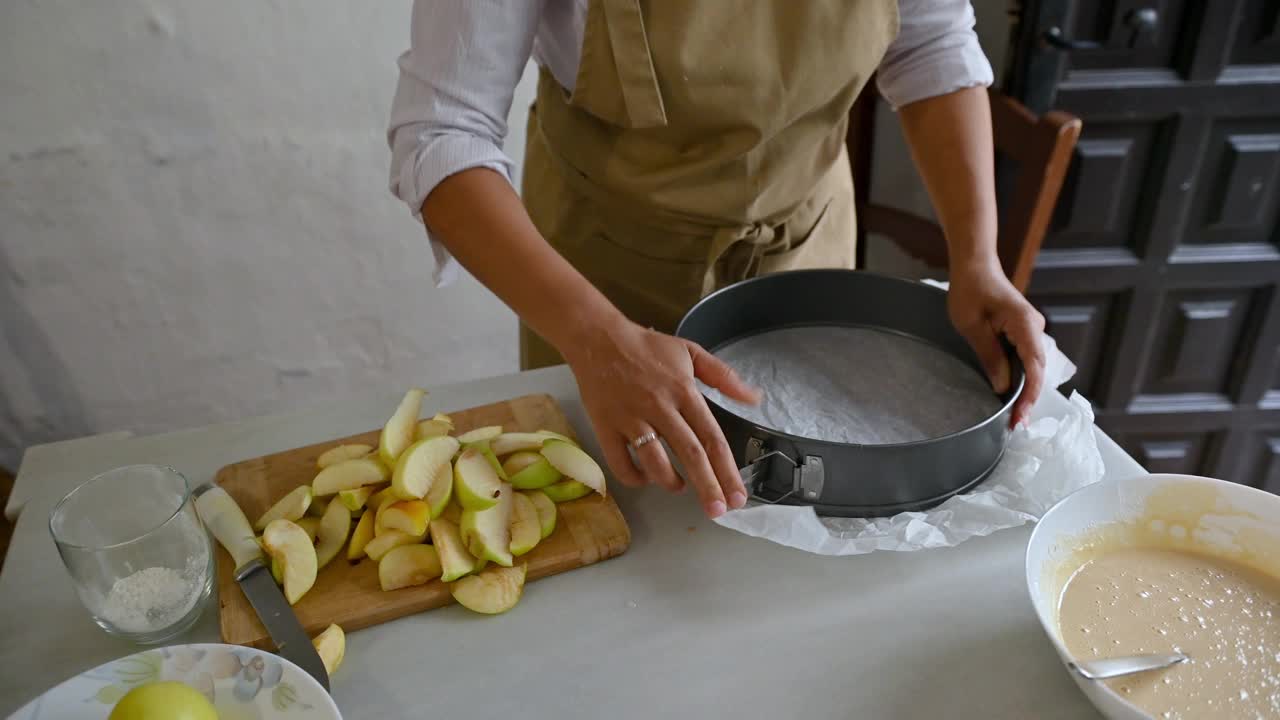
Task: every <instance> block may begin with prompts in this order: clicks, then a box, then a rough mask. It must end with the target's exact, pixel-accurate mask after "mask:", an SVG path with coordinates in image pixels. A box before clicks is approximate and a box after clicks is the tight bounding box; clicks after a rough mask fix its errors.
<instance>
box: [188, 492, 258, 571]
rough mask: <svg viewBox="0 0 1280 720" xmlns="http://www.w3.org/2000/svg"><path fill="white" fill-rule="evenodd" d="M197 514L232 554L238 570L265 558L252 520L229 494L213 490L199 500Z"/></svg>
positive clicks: (197, 498)
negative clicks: (254, 531) (250, 523)
mask: <svg viewBox="0 0 1280 720" xmlns="http://www.w3.org/2000/svg"><path fill="white" fill-rule="evenodd" d="M196 514H198V515H199V516H200V519H201V520H202V521H204V524H205V527H207V528H209V530H210V531H211V532H213V536H214V537H215V538H217V539H218V542H219V543H221V544H222V547H224V548H226V549H227V552H229V553H231V559H232V560H233V561H235V564H236V567H241V566H242V565H244V564H246V563H249V562H252V561H254V560H260V559H261V558H262V548H261V546H259V545H258V539H257V537H256V536H255V535H254V534H253V528H252V527H251V526H250V525H249V520H248V518H246V517H245V516H244V512H243V511H242V510H241V509H240V506H239V505H236V501H235V500H232V499H231V496H230V495H228V494H227V491H226V490H223V489H222V488H220V487H218V486H216V485H211V486H209V487H208V488H207V489H206V490H204V492H202V493H201V494H200V495H198V496H197V497H196Z"/></svg>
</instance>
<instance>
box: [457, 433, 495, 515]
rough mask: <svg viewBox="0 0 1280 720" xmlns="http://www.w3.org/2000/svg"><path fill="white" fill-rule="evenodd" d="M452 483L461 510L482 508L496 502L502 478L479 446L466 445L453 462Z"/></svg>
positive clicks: (489, 506) (491, 505)
mask: <svg viewBox="0 0 1280 720" xmlns="http://www.w3.org/2000/svg"><path fill="white" fill-rule="evenodd" d="M453 485H454V488H453V489H454V492H455V493H456V494H457V497H458V504H460V505H461V506H462V509H463V510H484V509H485V508H491V507H493V506H494V505H497V504H498V497H499V495H500V493H501V490H502V478H500V477H498V473H496V472H494V469H493V465H491V464H490V463H489V459H488V458H487V457H485V454H484V453H483V452H482V451H481V450H480V449H479V448H475V447H468V448H466V449H465V450H463V451H462V454H461V455H459V456H458V459H457V460H455V461H454V463H453Z"/></svg>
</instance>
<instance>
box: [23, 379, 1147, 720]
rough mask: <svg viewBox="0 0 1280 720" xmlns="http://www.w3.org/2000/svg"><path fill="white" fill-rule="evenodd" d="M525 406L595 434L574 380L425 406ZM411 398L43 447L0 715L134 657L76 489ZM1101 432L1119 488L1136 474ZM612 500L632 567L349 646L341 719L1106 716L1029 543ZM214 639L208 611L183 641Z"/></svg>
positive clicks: (469, 392)
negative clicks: (98, 611) (766, 530)
mask: <svg viewBox="0 0 1280 720" xmlns="http://www.w3.org/2000/svg"><path fill="white" fill-rule="evenodd" d="M534 392H548V393H550V394H552V395H553V396H555V397H556V399H557V400H558V401H559V402H560V404H561V405H562V407H563V408H564V409H565V411H566V412H567V413H568V415H569V418H570V420H571V421H572V422H573V424H574V425H575V427H576V428H577V429H578V430H579V432H580V433H581V434H582V435H583V437H584V438H589V436H590V433H589V432H588V431H589V428H590V426H589V425H588V423H587V420H586V416H585V414H584V412H583V409H582V405H581V403H580V401H579V399H578V397H577V389H576V386H575V384H574V382H573V378H572V376H571V375H570V374H569V372H568V371H567V370H566V369H564V368H552V369H547V370H540V371H536V372H529V373H521V374H517V375H511V376H506V377H501V378H496V379H492V380H485V381H480V382H471V383H465V384H461V385H454V386H450V387H442V388H436V389H433V390H432V392H431V395H430V396H429V400H428V403H429V404H428V407H429V409H430V410H431V411H436V410H441V411H448V410H456V409H461V408H465V407H470V406H474V405H479V404H484V403H487V402H492V401H497V400H501V399H505V398H509V397H514V396H517V395H522V394H527V393H534ZM398 397H399V393H398V392H396V391H394V390H391V389H389V391H388V394H387V395H385V396H382V397H368V398H364V399H361V400H360V401H359V402H357V403H355V404H351V403H343V404H341V405H338V404H331V405H329V406H326V407H321V408H317V409H315V410H310V411H306V412H297V413H291V414H287V415H280V416H274V417H267V418H258V419H253V420H247V421H243V422H236V423H229V424H225V425H217V426H212V427H206V428H200V429H196V430H188V431H182V432H175V433H169V434H165V435H157V436H151V437H129V436H126V435H120V434H117V435H112V436H105V437H104V436H98V437H95V438H88V439H85V440H82V441H71V442H65V443H59V444H57V445H56V448H54V449H55V450H56V452H55V451H54V450H51V449H48V448H44V449H42V448H33V449H32V450H31V451H30V452H29V453H28V460H27V461H24V464H23V467H22V469H21V471H20V472H19V475H18V479H17V486H16V488H15V494H14V497H15V502H14V503H12V504H11V507H10V508H8V511H9V512H12V513H17V514H18V523H17V528H16V531H15V534H14V537H13V542H12V545H11V547H10V550H9V557H8V559H7V561H6V563H5V567H4V570H3V573H2V574H0V717H2V716H7V715H8V713H10V712H12V711H13V710H15V709H16V708H18V707H19V706H21V705H22V704H24V703H25V702H26V701H27V700H29V699H30V698H31V697H33V696H35V695H37V694H39V693H40V692H42V691H43V690H45V689H46V688H48V687H51V686H52V685H55V684H57V683H58V682H60V681H62V680H63V679H65V678H67V677H69V676H71V675H74V674H75V673H77V672H79V671H81V670H84V669H87V668H89V667H92V666H94V665H97V664H99V663H101V662H105V661H107V660H110V659H112V658H115V657H118V656H121V655H125V654H128V653H130V652H133V651H135V650H136V649H137V648H135V647H134V646H131V645H129V644H128V643H125V642H123V641H120V640H116V639H113V638H111V637H109V636H107V635H106V634H104V633H103V632H101V631H100V630H99V629H98V628H97V627H96V626H95V625H93V623H92V622H91V621H90V620H89V618H88V615H87V614H86V613H85V611H84V609H83V608H82V606H81V605H80V603H79V600H78V599H77V598H76V596H75V593H74V590H73V589H72V586H71V582H70V579H69V578H68V576H67V573H66V572H65V570H64V569H63V567H62V565H61V562H60V560H59V559H58V556H57V552H56V550H55V549H54V545H53V542H52V540H51V539H50V536H49V531H48V525H47V518H48V515H49V511H50V509H51V508H52V506H53V504H54V503H55V502H56V501H57V500H58V499H59V498H60V497H61V496H62V495H63V494H65V493H66V492H67V491H68V490H70V489H71V488H72V487H74V486H75V485H76V484H77V483H79V482H81V481H82V480H84V479H85V478H87V477H89V476H90V475H92V474H94V473H96V472H99V471H101V470H105V469H108V468H110V467H115V466H118V465H124V464H128V463H139V462H153V463H165V464H170V465H173V466H174V467H176V468H179V469H180V470H182V471H184V472H185V473H187V474H188V475H189V477H191V478H192V479H193V480H196V481H205V480H208V479H210V478H211V477H212V476H213V473H214V472H215V471H216V470H217V469H218V468H219V467H221V466H223V465H226V464H228V463H231V462H235V461H237V460H242V459H245V458H249V457H255V456H258V455H263V454H266V453H270V452H273V451H278V450H281V449H286V448H290V447H296V446H299V445H303V444H308V443H312V442H318V441H322V440H326V439H329V438H334V437H340V436H342V435H346V434H350V433H354V432H359V431H364V430H368V429H369V428H373V427H377V426H378V425H379V424H381V423H382V422H383V421H384V420H385V419H386V417H387V415H388V413H389V411H390V409H391V408H393V407H394V406H395V402H396V401H397V400H398ZM1064 402H1065V400H1064V398H1063V397H1062V396H1061V395H1060V394H1058V393H1056V392H1050V393H1048V394H1046V396H1045V397H1044V398H1043V399H1042V401H1041V402H1040V404H1039V405H1038V406H1037V410H1036V412H1037V414H1041V415H1043V414H1060V413H1061V412H1062V409H1063V408H1064V405H1063V403H1064ZM1098 435H1099V441H1100V446H1101V448H1102V454H1103V459H1104V461H1105V462H1106V465H1107V470H1108V473H1109V474H1113V475H1126V474H1133V473H1138V472H1141V468H1140V467H1139V466H1138V465H1137V463H1135V462H1134V461H1133V460H1132V459H1131V458H1130V457H1128V456H1127V455H1125V454H1124V453H1123V452H1122V451H1121V450H1120V449H1119V448H1118V447H1117V446H1116V445H1115V443H1113V442H1112V441H1111V440H1110V439H1108V438H1106V437H1105V436H1102V434H1101V433H1098ZM592 444H593V443H592V442H591V441H590V440H589V441H588V445H589V446H590V445H592ZM590 449H591V450H592V451H593V452H596V451H597V450H598V448H596V447H590ZM615 486H616V492H617V496H618V502H619V504H620V505H621V506H622V510H623V513H624V515H625V516H626V518H627V521H628V523H629V524H630V526H631V530H632V546H631V549H630V550H629V551H628V552H627V553H626V554H624V555H622V556H621V557H619V558H616V559H614V560H610V561H607V562H604V563H600V564H598V565H594V566H591V567H588V568H583V569H581V570H577V571H574V572H570V573H566V574H563V575H558V576H555V577H553V578H550V579H547V580H544V581H539V582H536V583H532V584H531V585H530V586H529V588H528V590H527V592H526V594H525V597H524V599H523V600H522V602H521V604H520V605H519V606H518V607H517V608H516V610H515V611H513V612H511V613H509V614H507V615H504V616H499V617H495V618H480V617H477V616H475V615H472V614H470V613H468V612H467V611H465V610H463V609H461V608H458V607H456V606H454V607H450V608H445V609H441V610H437V611H432V612H427V613H423V614H420V615H417V616H413V617H408V618H404V619H401V620H397V621H395V622H391V623H387V624H384V625H380V626H376V627H373V628H369V629H366V630H361V631H358V632H354V633H352V634H351V635H349V636H348V648H347V655H346V662H345V664H344V665H343V666H342V668H341V669H340V670H339V671H338V672H337V673H336V674H335V677H334V678H333V694H334V697H335V698H336V700H337V702H338V705H339V706H340V707H341V708H342V710H343V712H344V713H345V714H346V715H347V717H349V718H352V719H353V720H355V719H356V718H359V719H364V718H407V717H422V716H424V715H426V714H428V713H429V714H430V715H431V716H434V717H459V718H496V717H528V718H557V719H565V720H568V719H571V718H584V719H586V718H589V719H591V720H595V719H596V718H602V717H610V718H618V719H619V720H623V719H626V718H643V719H644V720H652V718H654V717H710V718H720V717H724V718H735V719H748V718H769V719H770V720H774V719H776V718H786V717H806V718H850V717H857V718H913V719H914V718H931V717H939V718H1028V717H1036V718H1044V719H1046V720H1048V719H1051V718H1096V717H1098V716H1097V714H1096V713H1095V712H1094V711H1093V709H1092V708H1091V706H1089V705H1088V704H1087V702H1086V700H1085V698H1084V696H1083V695H1081V694H1080V693H1079V691H1078V690H1077V689H1076V688H1075V686H1074V685H1073V684H1072V682H1071V680H1070V679H1069V678H1068V677H1067V676H1066V674H1065V672H1064V671H1063V670H1062V668H1061V666H1060V665H1059V664H1058V661H1057V659H1056V656H1055V655H1054V652H1053V650H1052V648H1051V646H1050V644H1049V642H1048V640H1047V639H1046V638H1045V637H1044V635H1043V633H1042V631H1041V629H1040V627H1039V625H1038V624H1037V622H1036V619H1035V616H1034V615H1033V613H1032V610H1031V605H1030V602H1029V600H1028V598H1027V593H1026V589H1025V583H1024V580H1023V570H1022V553H1023V549H1024V546H1025V544H1026V541H1027V537H1028V535H1029V533H1030V527H1024V528H1020V529H1014V530H1006V531H1003V532H999V533H996V534H994V535H992V536H990V537H986V538H979V539H976V540H972V541H969V542H966V543H964V544H963V545H961V546H959V547H957V548H949V549H942V550H931V551H926V552H914V553H892V552H878V553H873V554H871V555H862V556H855V557H844V558H827V557H818V556H813V555H809V554H806V553H802V552H799V551H796V550H791V549H788V548H784V547H780V546H778V545H775V544H773V543H770V542H768V541H765V540H760V539H755V538H749V537H746V536H743V535H740V534H738V533H735V532H733V531H730V530H726V529H724V528H721V527H719V526H717V525H715V524H714V523H712V522H710V521H708V520H706V519H704V518H703V517H702V516H701V515H700V513H699V510H698V508H697V506H696V504H695V503H694V502H692V501H691V500H690V498H688V497H677V496H671V495H668V494H666V493H664V492H661V491H658V490H646V491H633V490H629V489H627V488H624V487H622V486H621V485H617V484H615ZM217 639H218V624H217V612H216V606H215V605H213V604H212V603H211V604H210V606H209V607H208V608H207V610H206V612H205V615H204V616H203V618H202V619H201V621H200V622H199V623H198V624H197V625H196V627H195V628H193V629H192V630H191V631H189V632H188V633H187V634H186V635H185V636H183V637H180V638H178V639H177V640H175V641H174V642H183V641H185V642H214V641H217Z"/></svg>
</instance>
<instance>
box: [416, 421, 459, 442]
mask: <svg viewBox="0 0 1280 720" xmlns="http://www.w3.org/2000/svg"><path fill="white" fill-rule="evenodd" d="M451 432H453V420H451V419H450V418H449V416H448V415H440V414H437V415H436V416H435V417H433V418H431V419H430V420H423V421H421V422H419V423H418V428H417V431H416V432H415V433H414V435H413V439H414V441H415V442H416V441H418V440H426V439H427V438H433V437H440V436H441V435H448V434H449V433H451Z"/></svg>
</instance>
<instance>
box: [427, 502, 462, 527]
mask: <svg viewBox="0 0 1280 720" xmlns="http://www.w3.org/2000/svg"><path fill="white" fill-rule="evenodd" d="M440 517H442V518H444V519H445V520H448V521H449V522H451V523H453V524H454V525H457V524H459V523H461V522H462V506H461V505H459V504H458V503H457V502H456V498H455V501H454V502H450V503H447V504H446V505H445V506H444V512H442V513H440ZM432 519H433V520H434V519H435V518H432Z"/></svg>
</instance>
